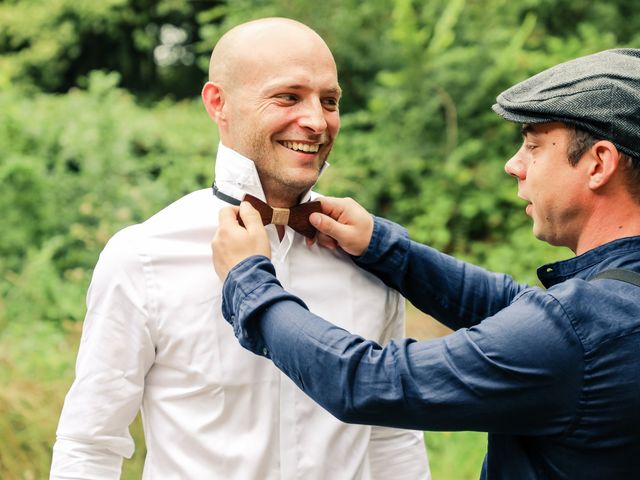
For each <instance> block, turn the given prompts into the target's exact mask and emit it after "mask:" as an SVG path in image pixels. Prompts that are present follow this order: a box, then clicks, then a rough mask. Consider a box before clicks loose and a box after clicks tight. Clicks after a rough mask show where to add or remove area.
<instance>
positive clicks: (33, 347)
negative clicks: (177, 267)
mask: <svg viewBox="0 0 640 480" xmlns="http://www.w3.org/2000/svg"><path fill="white" fill-rule="evenodd" d="M634 7H635V2H634V1H633V0H607V1H604V0H596V1H593V2H590V3H588V4H587V3H584V2H577V1H574V0H560V1H556V0H553V1H552V0H523V1H521V2H509V1H507V0H482V1H480V0H433V1H429V2H425V1H417V0H370V1H367V2H361V1H359V0H340V1H339V0H326V1H325V2H308V1H306V0H233V1H214V0H208V1H207V0H194V1H189V2H180V1H177V0H155V1H154V0H103V1H99V2H94V1H89V0H82V1H77V0H48V1H44V0H20V1H18V0H5V1H4V2H0V112H2V113H1V114H0V184H1V185H2V191H1V192H0V211H2V212H3V215H2V218H3V229H2V234H1V235H0V381H1V382H2V383H1V385H2V389H0V438H2V439H3V441H2V442H0V477H2V478H16V479H23V478H24V479H31V478H44V477H46V472H47V470H48V464H49V459H50V448H51V445H52V443H53V438H54V431H55V425H56V423H57V418H58V414H59V410H60V407H61V405H62V399H63V396H64V392H65V391H66V390H67V388H68V386H69V384H70V382H71V378H72V369H73V367H72V365H73V362H74V357H75V352H76V345H77V341H78V334H79V326H80V320H81V319H82V316H83V313H84V306H83V299H84V295H85V292H86V288H87V286H88V283H89V279H90V276H91V271H92V268H93V265H94V264H95V262H96V259H97V256H98V253H99V251H100V250H101V248H102V247H103V245H104V243H105V242H106V241H107V239H108V238H109V237H110V236H111V235H112V234H113V233H114V232H115V231H117V230H118V229H120V228H122V227H123V226H125V225H128V224H131V223H134V222H138V221H141V220H143V219H145V218H147V217H148V216H150V215H151V214H153V213H154V212H155V211H157V210H158V209H160V208H162V207H163V206H164V205H166V204H168V203H170V202H171V201H173V200H174V199H176V198H178V197H180V196H181V195H183V194H184V193H186V192H188V191H191V190H194V189H197V188H204V187H207V186H208V185H209V184H210V180H211V175H212V172H213V156H214V150H215V146H216V142H217V138H216V136H215V133H214V132H215V129H214V127H213V125H212V124H211V123H210V120H209V118H208V117H207V115H206V113H205V112H204V109H203V108H202V107H201V106H200V104H199V100H198V98H197V97H198V93H199V91H200V87H201V84H202V82H203V81H204V80H205V78H206V72H207V67H208V59H209V55H210V51H211V47H212V46H213V45H214V44H215V42H216V41H217V39H218V38H219V37H220V36H221V35H222V33H223V32H224V31H226V30H227V29H228V28H229V27H231V26H232V25H235V24H237V23H239V22H242V21H245V20H249V19H252V18H257V17H261V16H266V15H278V16H287V17H291V18H296V19H299V20H301V21H303V22H305V23H307V24H309V25H310V26H312V27H313V28H315V29H316V30H317V31H318V32H319V33H320V34H321V35H322V36H323V37H324V38H325V39H326V40H327V43H328V44H329V45H330V47H331V48H332V50H333V51H334V54H335V58H336V61H337V63H338V68H339V71H340V83H341V85H342V88H343V91H344V99H343V100H342V103H341V111H342V118H343V123H342V133H341V136H340V138H339V140H338V142H337V144H336V147H335V150H334V153H333V154H332V158H331V162H332V163H333V165H334V166H333V167H332V168H330V169H329V170H327V172H326V173H325V174H324V176H323V178H322V179H321V181H320V185H319V190H321V191H323V192H325V193H328V194H333V195H341V196H342V195H348V196H352V197H355V198H357V199H358V200H359V201H360V202H362V203H363V204H364V205H365V206H367V207H368V208H369V209H370V210H371V211H373V212H374V213H376V214H379V215H384V216H387V217H389V218H391V219H393V220H396V221H398V222H400V223H403V224H404V225H406V226H407V228H408V230H409V232H410V233H411V235H412V237H413V238H415V239H416V240H419V241H422V242H427V243H429V244H431V245H433V246H435V247H437V248H440V249H442V250H444V251H446V252H448V253H452V254H454V255H457V256H459V257H461V258H463V259H466V260H469V261H473V262H476V263H479V264H481V265H483V266H485V267H487V268H490V269H493V270H500V271H506V272H508V273H510V274H512V275H514V276H515V277H516V278H517V279H518V280H520V281H524V282H529V283H534V282H536V277H535V267H537V266H538V265H539V264H541V263H544V262H548V261H555V260H558V259H560V258H563V257H568V256H569V255H570V252H568V251H566V250H562V249H553V248H551V247H549V246H547V245H545V244H543V243H541V242H539V241H537V240H535V239H534V238H533V236H532V235H531V224H530V220H529V219H528V218H527V217H526V216H525V215H524V213H523V207H524V205H523V204H522V202H521V201H519V200H518V199H517V197H516V185H515V181H514V180H513V179H510V178H509V177H508V176H507V175H506V174H505V173H504V172H503V164H504V162H505V160H506V159H508V158H509V156H510V155H511V154H512V152H514V151H515V150H516V148H517V146H518V143H519V141H520V139H519V133H518V131H517V130H518V129H517V127H516V126H514V125H511V124H508V123H507V122H504V121H502V120H501V119H499V118H498V117H497V116H496V115H495V114H493V113H492V111H491V109H490V107H491V105H492V103H493V102H494V99H495V97H496V95H497V94H498V93H500V92H501V91H502V90H504V89H505V88H507V87H509V86H510V85H512V84H514V83H516V82H518V81H520V80H522V79H524V78H526V77H528V76H530V75H532V74H534V73H536V72H538V71H540V70H542V69H544V68H547V67H549V66H551V65H553V64H556V63H558V62H561V61H564V60H567V59H569V58H572V57H576V56H580V55H584V54H588V53H592V52H595V51H598V50H602V49H605V48H610V47H616V46H627V45H638V44H639V41H640V33H638V32H640V17H639V16H637V15H634V13H635V10H636V9H635V8H634ZM163 98H164V100H159V99H163ZM176 98H178V99H180V98H186V100H182V101H179V102H176V101H175V99H176ZM133 430H134V436H135V437H136V438H137V439H138V443H139V444H140V443H142V442H141V434H140V425H139V423H136V425H135V427H134V429H133ZM481 440H482V441H481ZM426 441H427V444H428V445H429V448H430V452H431V461H432V465H433V468H434V477H435V478H443V479H447V478H477V473H478V471H479V466H480V462H481V458H482V456H483V454H484V449H485V445H484V443H485V442H484V440H483V439H482V435H481V434H467V433H457V434H446V433H433V434H428V435H427V437H426ZM143 454H144V448H143V447H142V446H141V447H140V448H139V449H138V450H137V452H136V457H135V459H134V460H133V461H131V462H125V473H124V474H123V478H139V471H140V466H141V464H142V456H143ZM467 457H468V458H469V459H470V460H469V464H468V466H467V465H463V462H462V461H461V459H463V458H467ZM452 472H455V473H452Z"/></svg>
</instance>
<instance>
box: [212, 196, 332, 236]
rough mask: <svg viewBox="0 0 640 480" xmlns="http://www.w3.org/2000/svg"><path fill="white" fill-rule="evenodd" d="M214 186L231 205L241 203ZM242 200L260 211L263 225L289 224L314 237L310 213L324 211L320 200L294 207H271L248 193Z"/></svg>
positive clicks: (297, 230) (303, 233) (222, 198)
mask: <svg viewBox="0 0 640 480" xmlns="http://www.w3.org/2000/svg"><path fill="white" fill-rule="evenodd" d="M212 188H213V194H214V195H215V196H216V197H218V198H219V199H220V200H222V201H225V202H227V203H230V204H231V205H240V200H238V199H237V198H235V197H231V196H229V195H227V194H225V193H222V192H221V191H220V190H218V187H217V186H216V185H215V184H213V186H212ZM242 200H243V201H245V202H249V203H250V204H251V206H252V207H253V208H255V209H256V210H257V211H258V212H259V213H260V218H261V219H262V224H263V225H269V224H272V225H288V226H289V227H291V228H292V229H293V230H295V231H296V232H298V233H299V234H301V235H304V236H305V237H308V238H313V237H314V236H315V234H316V229H315V227H314V226H313V225H311V223H309V215H311V214H312V213H313V212H321V211H322V208H321V206H320V202H318V201H313V202H307V203H301V204H299V205H296V206H295V207H292V208H278V207H271V206H270V205H268V204H266V203H265V202H263V201H262V200H260V199H259V198H256V197H254V196H253V195H250V194H248V193H246V194H245V196H244V198H243V199H242ZM238 220H239V222H240V225H243V224H242V220H241V219H238ZM243 226H244V225H243Z"/></svg>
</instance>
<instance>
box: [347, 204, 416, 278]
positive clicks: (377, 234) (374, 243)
mask: <svg viewBox="0 0 640 480" xmlns="http://www.w3.org/2000/svg"><path fill="white" fill-rule="evenodd" d="M409 248H410V240H409V234H408V233H407V231H406V229H404V228H403V227H401V226H400V225H398V224H396V223H393V222H391V221H390V220H387V219H384V218H382V217H376V216H374V217H373V233H372V234H371V241H370V242H369V246H368V247H367V249H366V250H365V252H364V253H363V254H362V255H361V256H359V257H353V260H354V262H355V263H356V264H357V265H359V266H361V267H363V268H365V269H366V268H367V266H369V265H375V264H380V263H384V264H385V270H388V269H391V270H394V269H396V270H397V271H400V269H401V268H404V267H403V266H404V263H405V262H406V258H407V252H408V251H409Z"/></svg>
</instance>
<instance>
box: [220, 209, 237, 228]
mask: <svg viewBox="0 0 640 480" xmlns="http://www.w3.org/2000/svg"><path fill="white" fill-rule="evenodd" d="M237 214H238V207H224V208H222V209H220V212H219V213H218V218H219V223H220V225H225V226H228V225H236V226H237V225H238V217H237Z"/></svg>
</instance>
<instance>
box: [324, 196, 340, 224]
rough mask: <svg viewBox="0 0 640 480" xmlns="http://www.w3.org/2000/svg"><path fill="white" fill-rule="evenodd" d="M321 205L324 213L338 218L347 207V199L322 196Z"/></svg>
mask: <svg viewBox="0 0 640 480" xmlns="http://www.w3.org/2000/svg"><path fill="white" fill-rule="evenodd" d="M318 200H320V206H321V207H322V213H324V214H325V215H328V216H330V217H332V218H333V219H335V220H337V219H338V218H339V217H340V215H341V214H342V212H343V211H344V208H345V200H344V199H342V198H336V197H320V198H319V199H318Z"/></svg>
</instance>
